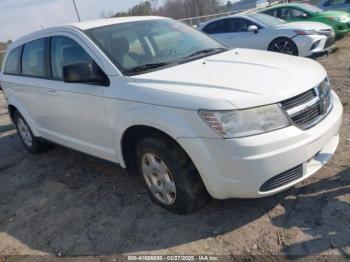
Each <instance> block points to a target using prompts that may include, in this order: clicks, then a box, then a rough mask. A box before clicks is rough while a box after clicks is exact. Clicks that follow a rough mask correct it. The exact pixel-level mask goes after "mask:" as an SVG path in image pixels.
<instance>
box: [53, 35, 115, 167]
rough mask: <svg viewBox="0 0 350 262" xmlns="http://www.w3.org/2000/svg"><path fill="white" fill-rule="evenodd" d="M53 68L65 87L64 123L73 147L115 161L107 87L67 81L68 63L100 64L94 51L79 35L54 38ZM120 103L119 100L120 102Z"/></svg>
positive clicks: (67, 140)
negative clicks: (106, 113) (105, 102)
mask: <svg viewBox="0 0 350 262" xmlns="http://www.w3.org/2000/svg"><path fill="white" fill-rule="evenodd" d="M50 54H51V71H52V77H53V79H54V81H55V82H56V86H57V87H60V88H65V91H64V94H63V96H64V98H65V99H66V101H67V107H66V108H65V109H64V110H65V111H64V112H65V115H64V125H65V129H66V132H67V137H65V138H64V140H66V142H68V143H69V144H68V146H69V147H73V148H75V149H77V150H79V151H83V152H86V153H88V154H92V155H95V156H98V157H101V158H104V159H108V160H111V161H112V160H115V152H114V149H113V148H114V147H113V145H114V143H113V140H112V135H111V134H112V132H111V129H110V128H109V126H108V125H107V121H106V115H105V109H104V98H103V95H104V90H105V88H109V87H105V86H99V85H93V84H84V83H65V82H64V81H63V67H64V66H65V65H70V64H75V63H81V62H86V63H89V64H93V63H96V64H97V62H96V59H95V57H94V54H93V53H92V52H91V51H90V50H89V49H88V48H87V47H85V46H84V43H83V42H82V41H80V39H78V38H76V37H75V36H69V37H68V36H64V35H61V36H53V37H51V48H50ZM116 103H117V101H116Z"/></svg>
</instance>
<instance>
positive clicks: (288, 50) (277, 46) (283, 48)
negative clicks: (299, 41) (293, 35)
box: [272, 40, 293, 55]
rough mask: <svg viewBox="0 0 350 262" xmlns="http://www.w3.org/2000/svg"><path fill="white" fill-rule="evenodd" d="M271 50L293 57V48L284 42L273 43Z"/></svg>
mask: <svg viewBox="0 0 350 262" xmlns="http://www.w3.org/2000/svg"><path fill="white" fill-rule="evenodd" d="M272 49H273V50H272V51H274V52H278V53H284V54H290V55H293V48H292V47H291V45H290V44H289V42H288V41H286V40H284V41H279V42H276V43H274V44H273V48H272Z"/></svg>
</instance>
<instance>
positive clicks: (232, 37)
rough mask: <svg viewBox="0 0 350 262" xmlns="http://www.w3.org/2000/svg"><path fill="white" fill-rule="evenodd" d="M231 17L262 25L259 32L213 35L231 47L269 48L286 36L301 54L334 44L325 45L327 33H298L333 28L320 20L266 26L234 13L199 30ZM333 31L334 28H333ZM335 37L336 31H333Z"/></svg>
mask: <svg viewBox="0 0 350 262" xmlns="http://www.w3.org/2000/svg"><path fill="white" fill-rule="evenodd" d="M229 18H242V19H246V20H249V21H251V22H253V23H255V24H257V25H259V26H260V27H261V29H259V31H258V32H257V33H255V32H234V33H219V34H212V35H211V36H212V37H213V38H214V39H216V40H218V41H219V42H221V43H223V44H224V45H225V46H227V47H229V48H251V49H260V50H268V47H269V45H270V44H271V42H272V41H273V40H274V39H277V38H280V37H286V38H289V39H292V40H293V41H294V43H295V44H296V45H297V47H298V55H299V56H303V57H306V56H311V55H313V54H316V53H321V52H325V51H327V50H329V49H331V48H334V46H331V47H325V43H326V40H327V36H325V35H297V33H296V32H295V31H296V30H332V28H331V27H330V26H328V25H325V24H323V23H318V22H292V23H285V24H281V25H277V26H274V27H266V26H265V25H263V24H261V23H260V22H258V21H256V20H254V19H252V18H251V17H250V16H247V15H244V14H242V15H232V16H228V17H223V18H218V19H214V20H211V21H208V22H205V23H203V24H200V25H199V26H198V30H201V31H202V30H203V29H204V28H205V27H206V26H207V25H208V24H210V23H212V22H215V21H220V20H222V19H229ZM332 31H333V30H332ZM333 37H334V32H333ZM296 38H297V39H296ZM317 41H320V44H319V45H318V46H317V48H316V49H313V50H310V48H311V46H312V45H313V44H314V43H315V42H317Z"/></svg>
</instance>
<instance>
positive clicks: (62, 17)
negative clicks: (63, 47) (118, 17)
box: [0, 0, 162, 42]
mask: <svg viewBox="0 0 350 262" xmlns="http://www.w3.org/2000/svg"><path fill="white" fill-rule="evenodd" d="M75 1H76V4H77V7H78V10H79V15H80V17H81V19H82V20H91V19H98V18H101V14H102V12H104V14H106V15H108V14H111V13H112V12H113V13H115V12H117V11H125V10H128V9H129V8H130V7H132V6H134V5H136V4H138V3H140V2H142V0H75ZM157 2H158V3H161V2H162V0H158V1H157ZM70 22H77V16H76V13H75V10H74V6H73V1H72V0H0V42H6V41H7V40H9V39H11V40H16V39H17V38H19V37H21V36H23V35H26V34H28V33H30V32H33V31H36V30H40V29H41V28H46V27H50V26H55V25H60V24H65V23H70Z"/></svg>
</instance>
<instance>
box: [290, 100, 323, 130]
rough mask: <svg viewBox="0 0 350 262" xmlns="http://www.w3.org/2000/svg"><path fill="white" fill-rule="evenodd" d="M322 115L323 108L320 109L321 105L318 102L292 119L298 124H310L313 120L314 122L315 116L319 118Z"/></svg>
mask: <svg viewBox="0 0 350 262" xmlns="http://www.w3.org/2000/svg"><path fill="white" fill-rule="evenodd" d="M320 115H321V109H320V105H319V104H318V103H317V104H314V105H313V106H311V107H309V108H308V109H307V110H306V111H304V112H303V113H301V114H298V115H296V116H294V117H291V119H292V120H293V122H294V123H295V124H297V125H298V126H308V125H310V124H311V123H312V122H314V120H315V118H317V117H318V116H320Z"/></svg>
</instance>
